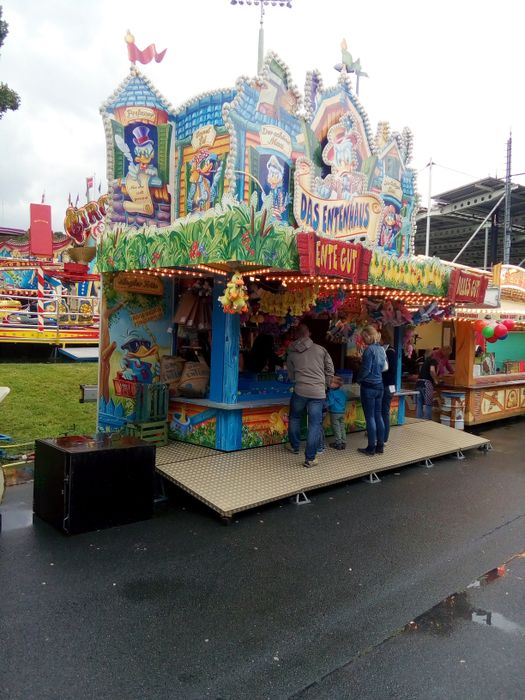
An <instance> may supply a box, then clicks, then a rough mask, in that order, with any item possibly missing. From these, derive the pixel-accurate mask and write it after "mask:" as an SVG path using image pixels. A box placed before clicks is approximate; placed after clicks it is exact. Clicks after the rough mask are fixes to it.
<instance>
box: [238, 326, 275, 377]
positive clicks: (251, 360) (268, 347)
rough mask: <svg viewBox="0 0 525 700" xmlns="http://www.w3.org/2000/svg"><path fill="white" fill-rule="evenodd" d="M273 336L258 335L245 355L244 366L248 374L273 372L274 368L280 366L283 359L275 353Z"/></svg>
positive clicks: (266, 334)
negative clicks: (266, 370) (265, 371)
mask: <svg viewBox="0 0 525 700" xmlns="http://www.w3.org/2000/svg"><path fill="white" fill-rule="evenodd" d="M274 345H275V343H274V339H273V336H271V335H269V334H268V333H260V334H259V335H258V336H257V337H256V338H255V340H254V341H253V345H252V349H251V350H250V352H249V353H248V354H247V355H246V360H245V366H246V369H247V370H248V371H249V372H256V373H259V372H262V371H263V370H264V369H266V368H267V369H268V371H269V372H274V371H275V366H276V365H279V366H281V365H282V364H283V359H282V358H281V357H279V356H278V355H277V354H276V353H275V349H274Z"/></svg>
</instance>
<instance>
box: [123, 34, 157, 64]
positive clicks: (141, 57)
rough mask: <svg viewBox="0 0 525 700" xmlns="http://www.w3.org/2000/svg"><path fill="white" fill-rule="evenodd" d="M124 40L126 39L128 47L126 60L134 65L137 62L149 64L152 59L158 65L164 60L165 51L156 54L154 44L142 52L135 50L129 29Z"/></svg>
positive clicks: (135, 46) (133, 39) (133, 38)
mask: <svg viewBox="0 0 525 700" xmlns="http://www.w3.org/2000/svg"><path fill="white" fill-rule="evenodd" d="M124 38H125V39H126V44H127V45H128V58H129V60H130V61H131V62H132V63H136V62H137V61H138V62H139V63H143V64H145V63H150V61H152V60H153V59H155V61H156V62H157V63H160V62H161V61H162V59H163V58H164V54H165V53H166V49H164V51H160V52H158V51H157V49H156V48H155V44H150V45H149V46H147V47H146V48H145V49H144V50H143V51H141V50H140V49H139V48H137V45H136V44H135V37H134V36H133V34H132V33H131V32H130V31H129V29H128V32H127V34H126V36H125V37H124Z"/></svg>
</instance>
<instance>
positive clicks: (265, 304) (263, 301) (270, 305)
mask: <svg viewBox="0 0 525 700" xmlns="http://www.w3.org/2000/svg"><path fill="white" fill-rule="evenodd" d="M318 293H319V290H318V288H317V287H306V288H305V289H297V290H295V291H293V292H284V294H274V293H273V292H267V291H264V290H263V291H262V292H261V294H260V306H259V308H260V310H261V311H262V312H263V313H267V314H272V315H273V316H277V317H279V318H284V317H285V316H287V315H288V314H291V315H292V316H302V315H303V314H305V313H306V312H307V311H310V309H311V308H312V306H314V304H315V302H316V300H317V295H318Z"/></svg>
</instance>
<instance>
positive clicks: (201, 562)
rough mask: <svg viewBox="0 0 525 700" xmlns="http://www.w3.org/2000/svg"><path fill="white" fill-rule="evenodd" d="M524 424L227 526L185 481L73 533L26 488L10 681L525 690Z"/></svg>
mask: <svg viewBox="0 0 525 700" xmlns="http://www.w3.org/2000/svg"><path fill="white" fill-rule="evenodd" d="M524 428H525V420H516V421H513V422H510V423H506V424H499V425H497V426H491V427H488V428H486V429H484V430H483V431H482V434H484V435H486V436H487V437H489V438H490V439H491V440H492V442H493V444H494V448H495V449H494V451H493V452H490V453H488V454H486V455H485V454H482V453H481V452H478V451H477V450H476V451H474V452H470V453H468V459H467V460H466V461H464V462H458V461H455V460H453V459H443V460H440V461H438V462H437V463H436V466H435V468H434V469H430V470H427V469H424V468H421V467H408V468H405V469H403V470H400V471H398V472H390V473H388V474H386V475H384V477H383V479H382V481H381V483H380V484H377V485H370V484H366V483H363V482H362V481H355V482H351V483H349V484H346V485H343V486H338V487H334V488H329V489H325V490H323V491H321V492H317V493H315V494H313V496H312V503H311V504H310V505H305V506H296V505H293V504H292V503H290V502H285V503H280V504H273V505H270V506H268V507H266V508H263V509H259V510H258V511H254V512H249V513H245V514H242V515H241V516H239V517H238V519H237V520H236V522H235V523H234V524H232V525H231V526H229V527H225V526H223V525H222V524H221V523H220V522H219V521H218V520H217V519H216V518H215V516H214V515H213V513H211V512H210V511H208V510H206V508H205V507H204V506H201V505H199V504H198V503H196V502H195V501H193V500H192V499H191V498H189V497H187V496H185V495H184V494H181V493H180V492H174V493H173V499H172V501H171V502H170V503H169V504H167V505H164V506H162V507H160V508H159V509H158V510H157V514H156V517H155V518H154V519H153V520H151V521H147V522H143V523H136V524H133V525H128V526H126V527H122V528H115V529H111V530H104V531H99V532H94V533H88V534H85V535H79V536H76V537H70V538H67V537H66V536H63V535H62V534H61V533H59V532H58V531H55V530H54V529H52V528H51V527H50V526H48V525H46V524H44V523H41V522H38V521H37V522H35V523H34V525H28V521H27V513H26V514H24V508H25V509H26V510H27V507H28V505H29V503H30V499H31V490H30V487H28V486H23V487H14V488H11V489H9V491H8V497H7V501H6V502H5V503H4V504H3V505H2V507H1V510H2V512H3V513H4V531H3V532H2V534H1V535H0V595H1V598H0V697H2V698H8V699H11V698H23V699H24V700H26V699H29V698H38V699H39V700H48V699H51V698H53V699H60V700H62V699H69V698H75V699H78V700H83V699H84V698H86V699H88V698H110V699H113V698H115V699H121V698H125V699H128V698H129V699H130V700H135V699H136V698H137V699H139V698H141V699H142V698H148V699H150V698H159V699H162V700H164V699H168V698H170V699H172V698H184V699H189V700H191V699H193V698H208V697H209V698H215V699H219V698H223V699H226V698H227V699H228V700H229V699H232V700H233V699H235V698H250V699H251V698H254V699H258V698H261V699H262V698H289V697H299V698H308V699H310V698H360V699H361V698H390V697H392V698H393V697H395V698H432V699H435V698H436V699H437V698H439V699H441V698H447V699H448V698H465V699H467V698H476V699H477V698H479V699H481V700H484V699H485V698H486V699H488V698H505V699H512V698H523V697H524V696H525V664H524V663H523V660H524V658H525V637H524V635H523V629H524V627H525V613H524V609H525V606H524V602H525V601H524V597H525V596H524V590H525V588H524V585H523V575H524V573H525V571H524V568H525V567H524V559H523V558H520V557H515V558H514V559H512V560H511V558H512V557H514V555H516V554H517V553H519V552H522V551H523V550H524V549H525V543H524V542H525V527H524V523H525V455H524V451H523V431H524ZM24 502H25V506H24ZM24 518H25V520H24ZM509 560H511V561H509ZM504 562H508V564H507V567H506V568H505V570H504V571H503V569H501V570H500V573H501V574H502V575H500V576H498V577H496V579H495V580H494V581H493V582H491V583H488V582H486V580H485V579H484V580H483V583H484V585H481V583H482V582H481V581H480V582H479V584H480V585H474V587H471V588H468V586H469V584H472V583H473V582H475V581H476V579H478V578H479V577H480V576H481V575H482V574H484V572H487V571H489V570H491V569H493V568H494V567H497V566H499V565H500V564H503V563H504ZM454 593H457V594H458V595H457V596H455V597H453V598H450V597H449V596H451V594H454ZM445 599H447V600H445ZM444 600H445V602H440V601H444ZM489 620H490V622H491V624H490V625H489V624H487V622H488V621H489ZM411 621H412V622H413V624H412V625H409V623H410V622H411ZM407 625H409V627H407Z"/></svg>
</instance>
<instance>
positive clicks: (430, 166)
mask: <svg viewBox="0 0 525 700" xmlns="http://www.w3.org/2000/svg"><path fill="white" fill-rule="evenodd" d="M431 192H432V156H430V161H429V163H428V200H427V233H426V238H425V255H426V256H427V257H428V256H429V251H430V205H431V202H432V195H431Z"/></svg>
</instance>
